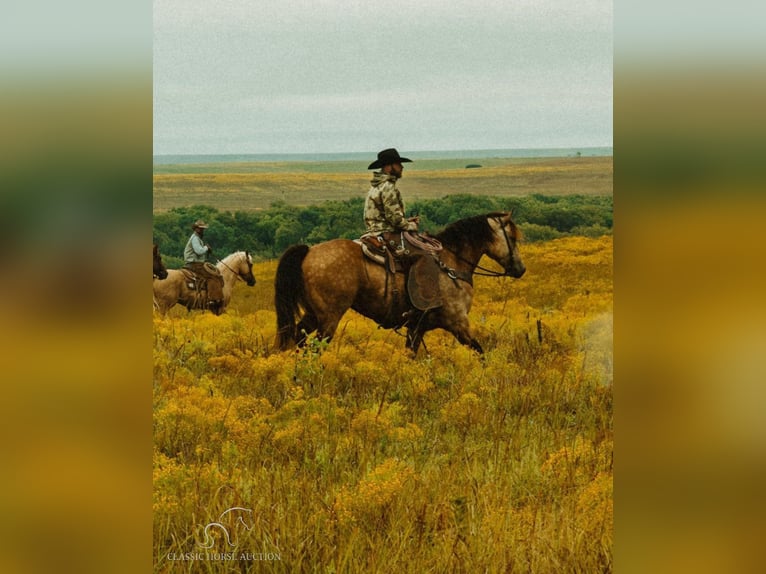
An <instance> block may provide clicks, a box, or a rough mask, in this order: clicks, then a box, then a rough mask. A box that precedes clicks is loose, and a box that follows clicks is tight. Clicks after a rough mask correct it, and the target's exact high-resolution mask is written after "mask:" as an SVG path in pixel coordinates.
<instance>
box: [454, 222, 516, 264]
mask: <svg viewBox="0 0 766 574" xmlns="http://www.w3.org/2000/svg"><path fill="white" fill-rule="evenodd" d="M492 219H494V220H495V221H497V223H498V225H499V226H500V229H502V230H503V237H505V244H506V245H507V246H508V253H509V254H510V253H513V246H512V245H511V238H510V237H508V232H507V231H506V230H505V225H504V224H503V218H502V217H500V216H498V217H493V218H492ZM455 257H457V258H458V259H460V260H461V261H463V262H464V263H468V264H470V265H474V266H475V268H476V269H479V270H480V271H483V273H482V272H480V271H476V270H474V272H473V274H474V275H480V276H482V277H510V272H509V271H508V270H507V269H504V270H503V272H502V273H500V272H499V271H495V270H494V269H487V268H486V267H482V266H481V265H479V263H478V261H477V262H476V263H473V261H468V259H466V258H465V257H461V256H460V255H458V254H457V253H455Z"/></svg>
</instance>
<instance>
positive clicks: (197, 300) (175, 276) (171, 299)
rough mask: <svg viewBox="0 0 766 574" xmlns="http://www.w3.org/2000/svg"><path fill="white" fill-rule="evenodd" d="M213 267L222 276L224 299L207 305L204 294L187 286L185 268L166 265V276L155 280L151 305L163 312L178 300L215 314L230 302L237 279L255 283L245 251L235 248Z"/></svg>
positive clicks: (251, 264) (251, 260) (223, 309)
mask: <svg viewBox="0 0 766 574" xmlns="http://www.w3.org/2000/svg"><path fill="white" fill-rule="evenodd" d="M216 268H217V269H218V271H220V273H221V275H222V276H223V302H222V303H221V305H220V306H218V307H215V308H211V307H208V306H207V301H206V297H205V294H204V293H202V294H201V293H199V292H198V291H197V290H195V289H194V288H190V287H189V285H188V281H189V278H188V277H187V276H186V273H188V271H186V270H182V269H168V276H167V279H164V280H162V281H160V280H158V279H155V280H154V308H155V309H156V310H157V311H159V313H160V314H161V315H165V313H167V312H168V310H170V308H171V307H173V306H174V305H175V304H176V303H180V304H181V305H184V306H185V307H186V308H187V309H188V310H189V311H191V310H192V309H208V308H209V309H210V311H212V312H213V313H215V314H216V315H220V314H221V313H223V312H224V311H226V307H228V305H229V301H230V300H231V294H232V290H233V289H234V283H235V282H236V281H238V280H240V281H244V282H245V283H246V284H247V285H248V286H250V287H252V286H253V285H255V277H254V276H253V258H252V256H251V255H250V254H249V253H248V252H247V251H237V252H235V253H232V254H230V255H227V256H226V257H224V258H223V259H222V260H221V261H218V263H216Z"/></svg>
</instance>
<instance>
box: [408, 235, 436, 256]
mask: <svg viewBox="0 0 766 574" xmlns="http://www.w3.org/2000/svg"><path fill="white" fill-rule="evenodd" d="M402 236H403V237H404V238H405V239H406V240H407V241H409V242H410V243H411V244H412V245H414V246H415V247H417V248H418V249H422V250H423V251H431V252H433V253H438V252H439V251H441V250H442V249H443V247H442V243H441V241H439V240H438V239H436V238H434V237H430V236H428V235H419V234H417V233H410V232H409V231H402Z"/></svg>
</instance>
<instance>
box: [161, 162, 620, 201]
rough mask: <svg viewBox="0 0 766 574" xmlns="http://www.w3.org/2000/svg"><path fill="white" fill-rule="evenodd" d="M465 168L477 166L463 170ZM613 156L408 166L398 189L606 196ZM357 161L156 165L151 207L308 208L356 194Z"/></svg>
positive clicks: (419, 195)
mask: <svg viewBox="0 0 766 574" xmlns="http://www.w3.org/2000/svg"><path fill="white" fill-rule="evenodd" d="M469 164H481V166H482V167H481V168H472V169H467V168H466V167H465V166H466V165H469ZM612 164H613V162H612V158H611V157H579V158H569V157H568V158H541V159H526V158H524V159H499V158H487V159H478V160H477V159H451V160H421V161H418V162H415V163H412V164H407V166H406V168H405V174H404V179H403V180H402V182H401V184H400V188H401V189H402V193H403V194H404V195H405V198H406V199H407V200H408V201H413V200H420V199H431V198H439V197H443V196H444V195H448V194H453V193H470V194H477V195H525V194H530V193H542V194H547V195H561V194H571V193H578V194H586V195H590V194H594V195H610V194H611V193H612ZM365 167H366V166H365V165H359V164H358V163H357V162H341V161H337V162H289V163H288V162H284V163H266V162H257V163H256V162H251V163H232V164H226V163H222V164H199V165H179V164H174V165H162V166H156V167H155V173H154V210H155V212H162V211H166V210H168V209H171V208H173V207H181V206H190V205H211V206H213V207H215V208H217V209H219V210H224V211H225V210H230V211H247V210H257V209H264V208H267V207H269V205H271V203H273V202H275V201H285V202H287V203H288V204H291V205H302V206H305V205H310V204H314V203H319V202H322V201H326V200H347V199H351V198H353V197H361V196H363V195H364V193H365V192H366V190H367V187H368V185H369V178H370V175H369V174H370V172H367V171H366V170H365V169H364V168H365Z"/></svg>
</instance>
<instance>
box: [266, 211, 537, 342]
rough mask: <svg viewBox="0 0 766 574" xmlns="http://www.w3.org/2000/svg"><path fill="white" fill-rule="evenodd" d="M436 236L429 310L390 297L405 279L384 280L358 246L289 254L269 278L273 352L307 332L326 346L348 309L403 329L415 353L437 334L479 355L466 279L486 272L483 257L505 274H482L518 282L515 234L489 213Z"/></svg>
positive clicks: (503, 217)
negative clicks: (436, 296)
mask: <svg viewBox="0 0 766 574" xmlns="http://www.w3.org/2000/svg"><path fill="white" fill-rule="evenodd" d="M435 237H436V238H437V239H438V240H439V241H441V243H442V245H443V247H444V249H443V250H442V251H441V252H440V253H439V266H440V267H441V269H442V271H443V273H440V274H439V279H438V281H439V287H440V290H441V294H442V299H443V301H444V304H443V305H441V306H440V307H437V308H435V309H430V310H428V311H419V310H417V309H414V307H412V306H411V305H410V303H409V301H408V300H407V297H406V296H398V297H397V296H396V294H395V293H394V287H395V288H396V290H397V291H398V293H401V294H404V293H405V276H404V274H403V273H397V274H396V276H395V279H394V280H393V281H390V280H389V278H387V276H386V270H385V269H384V267H383V266H381V265H378V264H375V263H373V262H371V261H370V260H369V259H367V258H366V257H365V256H364V255H363V254H362V250H361V247H360V245H359V244H358V243H357V242H354V241H351V240H348V239H334V240H331V241H327V242H325V243H320V244H318V245H315V246H313V247H311V248H309V247H308V246H307V245H293V246H292V247H290V248H288V249H287V251H285V253H284V254H283V255H282V257H281V258H280V260H279V265H278V267H277V274H276V279H275V306H276V311H277V345H278V347H279V348H280V349H282V350H284V349H287V348H289V347H291V346H292V345H293V344H294V343H298V344H302V343H303V342H305V338H306V335H308V334H310V333H312V332H314V331H317V335H318V336H319V337H320V338H326V339H328V340H329V339H331V338H332V336H333V335H334V334H335V330H336V329H337V327H338V323H339V322H340V319H341V317H343V315H344V313H345V312H346V311H347V310H348V309H354V310H355V311H357V312H359V313H361V314H362V315H364V316H365V317H368V318H370V319H372V320H373V321H375V322H377V323H378V324H379V325H381V326H382V327H385V328H399V327H404V326H406V327H407V348H409V349H411V350H412V351H413V353H414V354H417V352H418V348H419V347H420V344H421V342H422V341H423V335H424V334H425V333H426V332H427V331H430V330H432V329H437V328H440V329H444V330H446V331H449V332H450V333H452V334H453V335H454V336H455V338H457V340H458V341H460V343H462V344H464V345H467V346H469V347H471V348H472V349H474V350H476V351H478V352H479V353H482V352H483V350H482V348H481V345H480V344H479V343H478V341H476V339H474V337H473V335H471V328H470V326H469V324H468V312H469V311H470V309H471V302H472V300H473V274H474V271H475V270H476V268H477V267H478V268H479V269H480V270H483V271H489V270H488V269H484V268H483V267H480V266H479V260H480V259H481V258H482V256H484V255H487V256H488V257H490V258H491V259H494V260H495V261H496V262H498V263H499V264H500V265H502V266H503V269H504V270H505V271H504V272H503V273H500V272H494V271H491V272H489V273H488V274H491V275H494V276H506V275H507V276H511V277H516V278H518V277H521V276H522V275H524V272H525V271H526V269H525V267H524V264H523V263H522V262H521V258H520V256H519V252H518V248H517V241H518V240H519V239H520V237H521V234H520V231H519V229H518V228H517V227H516V225H515V224H514V223H513V221H512V220H511V214H510V213H488V214H486V215H478V216H474V217H469V218H466V219H461V220H459V221H456V222H454V223H452V224H450V225H449V226H447V228H446V229H444V231H442V232H441V233H439V234H438V235H436V236H435ZM426 257H427V255H426ZM477 274H478V272H477ZM300 309H303V314H302V315H301V314H300V312H299V311H300ZM296 319H298V320H299V321H298V323H297V324H296Z"/></svg>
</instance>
